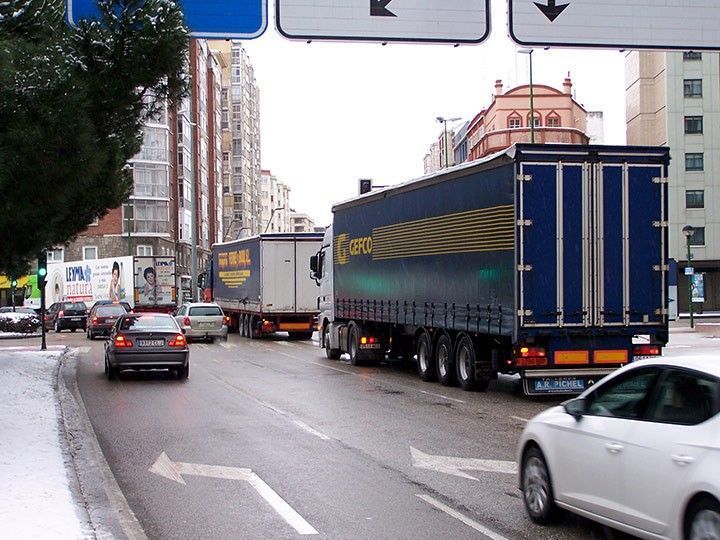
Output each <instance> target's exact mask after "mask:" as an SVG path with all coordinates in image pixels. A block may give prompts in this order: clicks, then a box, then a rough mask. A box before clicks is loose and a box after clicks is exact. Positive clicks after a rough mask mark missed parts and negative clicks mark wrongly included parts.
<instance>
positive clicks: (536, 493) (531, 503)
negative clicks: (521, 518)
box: [521, 446, 558, 525]
mask: <svg viewBox="0 0 720 540" xmlns="http://www.w3.org/2000/svg"><path fill="white" fill-rule="evenodd" d="M521 472H522V491H523V502H524V503H525V510H526V511H527V513H528V516H530V519H532V520H533V521H534V522H535V523H537V524H539V525H547V524H548V523H552V522H553V521H554V520H555V519H556V518H557V513H558V509H557V506H556V505H555V497H554V495H553V490H552V483H551V481H550V471H548V467H547V463H546V462H545V457H544V456H543V454H542V452H541V451H540V449H539V448H537V447H535V446H533V447H530V448H528V449H527V451H526V452H525V454H524V455H523V459H522V469H521Z"/></svg>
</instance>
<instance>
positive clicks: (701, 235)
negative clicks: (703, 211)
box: [689, 227, 705, 246]
mask: <svg viewBox="0 0 720 540" xmlns="http://www.w3.org/2000/svg"><path fill="white" fill-rule="evenodd" d="M689 239H690V245H691V246H704V245H705V227H695V232H694V233H693V235H692V236H690V237H689Z"/></svg>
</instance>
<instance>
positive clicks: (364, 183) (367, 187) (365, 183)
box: [360, 178, 372, 195]
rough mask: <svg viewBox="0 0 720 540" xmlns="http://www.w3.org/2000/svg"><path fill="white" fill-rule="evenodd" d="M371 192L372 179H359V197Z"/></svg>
mask: <svg viewBox="0 0 720 540" xmlns="http://www.w3.org/2000/svg"><path fill="white" fill-rule="evenodd" d="M371 191H372V178H360V195H362V194H363V193H370V192H371Z"/></svg>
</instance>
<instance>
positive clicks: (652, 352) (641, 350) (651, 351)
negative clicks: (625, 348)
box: [633, 345, 662, 356]
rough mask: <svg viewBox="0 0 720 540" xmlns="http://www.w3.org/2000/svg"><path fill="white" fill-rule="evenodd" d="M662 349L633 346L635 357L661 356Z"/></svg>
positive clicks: (656, 346) (657, 346)
mask: <svg viewBox="0 0 720 540" xmlns="http://www.w3.org/2000/svg"><path fill="white" fill-rule="evenodd" d="M661 354H662V348H661V347H660V346H659V345H633V356H660V355H661Z"/></svg>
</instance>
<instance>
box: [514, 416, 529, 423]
mask: <svg viewBox="0 0 720 540" xmlns="http://www.w3.org/2000/svg"><path fill="white" fill-rule="evenodd" d="M510 418H512V419H513V420H517V421H518V422H523V423H525V424H527V423H528V422H529V421H530V420H528V419H527V418H523V417H522V416H511V417H510Z"/></svg>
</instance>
